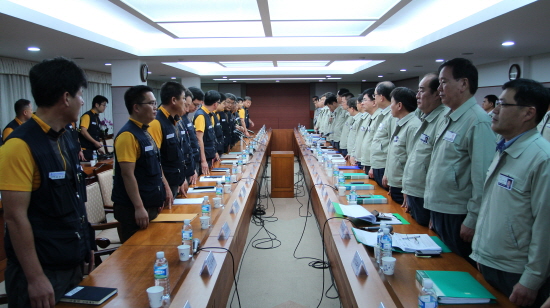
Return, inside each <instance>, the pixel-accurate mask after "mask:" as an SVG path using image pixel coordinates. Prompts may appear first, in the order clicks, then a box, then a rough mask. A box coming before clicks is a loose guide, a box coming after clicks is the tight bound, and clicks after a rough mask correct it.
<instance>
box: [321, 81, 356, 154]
mask: <svg viewBox="0 0 550 308" xmlns="http://www.w3.org/2000/svg"><path fill="white" fill-rule="evenodd" d="M348 93H349V90H348V89H345V88H342V89H340V90H339V91H338V94H337V97H336V104H332V105H329V108H330V111H331V115H330V119H332V120H330V119H329V132H331V134H330V135H329V136H328V138H327V140H328V141H331V143H332V145H333V146H334V148H335V149H340V137H341V136H342V129H343V127H344V123H345V122H346V119H347V118H348V117H349V113H348V112H347V110H345V108H347V105H346V106H345V107H343V106H342V102H343V101H344V100H345V96H346V95H347V94H348ZM351 97H353V94H351Z"/></svg>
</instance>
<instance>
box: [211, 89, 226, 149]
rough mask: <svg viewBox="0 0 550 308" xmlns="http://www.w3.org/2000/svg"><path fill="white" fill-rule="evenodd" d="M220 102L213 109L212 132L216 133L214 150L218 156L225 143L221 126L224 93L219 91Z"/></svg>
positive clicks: (223, 114)
mask: <svg viewBox="0 0 550 308" xmlns="http://www.w3.org/2000/svg"><path fill="white" fill-rule="evenodd" d="M220 97H221V98H220V102H219V103H218V107H216V110H215V111H214V116H213V118H214V133H215V134H216V152H217V153H218V156H221V155H222V154H223V153H224V152H225V151H224V146H223V145H224V144H225V137H224V134H223V128H222V121H221V120H222V117H224V116H225V113H224V111H225V100H226V97H225V94H223V93H220Z"/></svg>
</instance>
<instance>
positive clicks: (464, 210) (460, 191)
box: [424, 58, 495, 263]
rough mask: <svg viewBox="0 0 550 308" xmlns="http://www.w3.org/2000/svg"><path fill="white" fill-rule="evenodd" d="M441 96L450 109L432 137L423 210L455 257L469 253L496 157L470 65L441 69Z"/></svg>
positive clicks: (453, 62)
mask: <svg viewBox="0 0 550 308" xmlns="http://www.w3.org/2000/svg"><path fill="white" fill-rule="evenodd" d="M439 83H440V84H439V88H438V89H437V90H438V91H439V96H440V97H441V102H442V103H443V104H444V105H445V106H447V107H449V108H450V111H449V112H448V113H447V114H445V116H444V120H443V121H441V123H440V124H439V126H438V128H437V129H436V133H435V141H434V148H433V152H432V161H431V164H430V167H429V169H428V174H427V176H426V189H425V192H424V207H425V208H426V209H428V210H431V211H432V212H431V214H430V217H431V222H432V226H433V229H434V231H435V232H436V233H437V234H438V235H439V237H440V238H441V240H443V242H444V243H445V244H446V245H447V246H449V248H450V249H451V250H452V251H453V252H454V253H456V254H458V255H459V256H462V257H464V258H466V260H467V261H469V262H470V263H473V261H472V260H471V259H470V258H469V257H468V256H469V255H470V253H471V251H472V248H471V242H472V238H473V236H474V232H475V228H476V221H477V215H478V213H479V206H480V205H481V197H482V195H483V182H484V181H485V176H486V173H487V169H488V168H489V164H490V162H491V158H492V156H493V154H494V152H495V134H494V133H493V131H492V130H491V126H490V125H491V117H490V116H488V115H487V113H486V112H485V111H484V110H483V109H482V108H481V107H480V106H479V105H478V104H477V103H476V100H475V98H474V94H475V93H476V91H477V83H478V74H477V69H476V67H475V66H474V65H473V64H472V62H470V60H467V59H462V58H456V59H453V60H449V61H447V62H445V63H443V64H442V65H441V66H440V67H439Z"/></svg>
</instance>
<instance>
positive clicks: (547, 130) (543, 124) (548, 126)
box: [537, 111, 550, 141]
mask: <svg viewBox="0 0 550 308" xmlns="http://www.w3.org/2000/svg"><path fill="white" fill-rule="evenodd" d="M549 119H550V111H547V112H546V114H545V115H544V118H542V121H540V123H539V124H538V125H537V130H538V131H539V132H540V134H541V135H542V136H543V137H544V139H546V140H548V141H550V122H549V121H548V120H549Z"/></svg>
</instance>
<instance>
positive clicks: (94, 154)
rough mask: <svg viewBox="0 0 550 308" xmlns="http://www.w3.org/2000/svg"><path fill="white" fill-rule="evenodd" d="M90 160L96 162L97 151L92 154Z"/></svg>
mask: <svg viewBox="0 0 550 308" xmlns="http://www.w3.org/2000/svg"><path fill="white" fill-rule="evenodd" d="M92 159H93V160H95V161H97V151H93V152H92Z"/></svg>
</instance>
